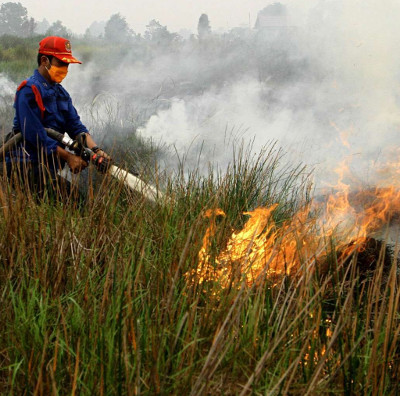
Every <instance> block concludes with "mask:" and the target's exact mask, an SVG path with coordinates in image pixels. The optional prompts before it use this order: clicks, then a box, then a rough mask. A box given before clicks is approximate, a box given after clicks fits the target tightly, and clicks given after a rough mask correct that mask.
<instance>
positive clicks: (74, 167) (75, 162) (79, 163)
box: [67, 153, 88, 174]
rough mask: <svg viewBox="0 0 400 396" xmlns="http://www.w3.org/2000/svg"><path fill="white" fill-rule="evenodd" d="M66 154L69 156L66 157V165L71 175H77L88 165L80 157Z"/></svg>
mask: <svg viewBox="0 0 400 396" xmlns="http://www.w3.org/2000/svg"><path fill="white" fill-rule="evenodd" d="M68 154H69V155H68V157H67V164H68V166H69V168H70V169H71V172H72V173H74V174H77V173H79V172H81V171H82V170H83V169H85V168H86V167H87V166H88V163H87V162H86V161H84V160H83V159H82V158H81V157H79V156H77V155H75V154H72V153H68Z"/></svg>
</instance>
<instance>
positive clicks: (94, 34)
mask: <svg viewBox="0 0 400 396" xmlns="http://www.w3.org/2000/svg"><path fill="white" fill-rule="evenodd" d="M105 27H106V22H104V21H101V22H97V21H94V22H93V23H92V24H91V25H90V26H89V27H88V28H87V29H86V31H85V37H87V38H100V37H104V30H105Z"/></svg>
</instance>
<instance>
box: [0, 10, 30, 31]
mask: <svg viewBox="0 0 400 396" xmlns="http://www.w3.org/2000/svg"><path fill="white" fill-rule="evenodd" d="M34 26H35V21H34V19H33V18H30V19H29V18H28V12H27V10H26V8H25V7H23V6H22V5H21V3H12V2H8V3H3V4H2V5H1V7H0V34H8V35H12V36H20V37H27V36H29V35H32V34H33V31H34Z"/></svg>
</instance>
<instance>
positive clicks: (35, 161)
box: [6, 36, 108, 193]
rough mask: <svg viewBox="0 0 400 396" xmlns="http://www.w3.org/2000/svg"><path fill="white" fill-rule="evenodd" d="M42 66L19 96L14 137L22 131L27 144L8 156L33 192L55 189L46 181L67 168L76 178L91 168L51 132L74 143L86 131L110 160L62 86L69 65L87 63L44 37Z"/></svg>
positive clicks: (61, 43)
mask: <svg viewBox="0 0 400 396" xmlns="http://www.w3.org/2000/svg"><path fill="white" fill-rule="evenodd" d="M37 63H38V68H37V69H36V70H35V72H34V74H33V75H32V76H31V77H29V78H28V80H25V81H23V82H22V83H21V84H20V86H19V87H18V89H17V92H16V95H15V103H14V108H15V117H14V124H13V132H14V133H17V132H22V136H23V141H22V142H21V143H19V144H18V146H17V147H16V148H15V149H14V150H13V151H11V152H10V153H8V154H7V156H6V164H7V175H8V176H9V177H10V176H11V174H12V173H13V170H15V169H16V168H18V172H19V174H21V169H24V171H26V174H27V177H28V179H29V185H30V187H33V188H34V189H35V190H36V192H39V193H43V190H44V186H45V185H47V186H48V185H49V183H48V182H47V181H48V180H45V179H46V178H47V179H50V181H52V182H54V181H57V182H59V181H60V178H59V176H58V172H59V170H60V169H62V168H63V167H64V165H65V164H67V165H68V167H69V169H70V170H71V172H72V173H74V174H77V173H79V172H81V171H82V170H83V169H85V168H86V167H87V166H88V164H87V163H86V162H85V161H84V160H83V159H82V158H81V157H79V156H77V155H75V154H73V153H71V152H69V151H66V150H65V147H64V146H63V145H62V144H61V143H59V142H57V141H55V140H53V139H51V138H50V137H48V136H47V133H46V131H45V128H51V129H54V130H56V131H58V132H62V133H64V132H67V133H68V134H69V135H70V137H71V138H75V137H76V136H77V135H79V134H80V133H82V132H84V133H86V135H87V139H86V142H87V146H88V147H89V148H90V149H92V150H93V151H94V152H95V153H97V154H98V155H99V156H105V157H108V155H107V154H106V153H105V152H104V151H103V150H101V149H100V148H99V147H98V146H97V145H96V143H95V141H94V140H93V138H92V137H91V135H90V134H89V132H88V130H87V128H86V127H85V125H83V124H82V122H81V120H80V117H79V115H78V113H77V111H76V109H75V107H74V106H73V104H72V100H71V97H70V95H69V94H68V92H67V91H66V90H65V88H63V86H62V85H61V82H62V81H63V80H64V78H65V77H66V76H67V73H68V68H69V65H70V64H71V63H79V64H80V63H82V62H80V61H79V60H78V59H76V58H75V57H74V56H73V55H72V50H71V43H70V41H69V40H67V39H65V38H62V37H56V36H50V37H46V38H44V39H43V40H42V41H41V42H40V43H39V51H38V56H37ZM21 165H23V166H21ZM44 169H45V170H44ZM51 184H52V185H54V183H51ZM68 189H69V188H68Z"/></svg>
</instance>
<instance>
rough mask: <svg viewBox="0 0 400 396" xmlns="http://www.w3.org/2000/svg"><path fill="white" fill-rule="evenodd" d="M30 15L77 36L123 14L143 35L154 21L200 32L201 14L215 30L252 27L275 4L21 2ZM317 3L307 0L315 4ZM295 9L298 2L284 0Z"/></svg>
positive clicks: (263, 0)
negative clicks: (56, 22)
mask: <svg viewBox="0 0 400 396" xmlns="http://www.w3.org/2000/svg"><path fill="white" fill-rule="evenodd" d="M19 1H20V3H21V4H22V5H23V6H24V7H26V8H27V10H28V14H29V16H31V17H33V18H35V19H36V20H39V21H40V20H42V19H43V18H46V19H47V20H48V21H49V22H50V23H52V22H55V21H56V20H61V21H62V22H63V24H64V25H65V26H66V27H67V28H69V29H71V30H72V31H73V32H75V33H78V34H79V33H84V32H85V30H86V28H87V27H88V26H89V25H90V24H91V23H92V22H93V21H107V20H108V19H109V18H110V16H111V15H113V14H115V13H120V14H121V15H122V16H124V17H125V18H126V20H127V22H128V23H129V24H130V26H131V28H132V29H133V30H134V31H135V32H137V33H141V32H143V31H144V30H145V29H146V25H147V24H148V22H149V21H150V20H152V19H156V20H158V21H159V22H160V23H161V24H162V25H166V26H167V27H168V29H169V30H170V31H179V30H181V29H189V30H191V31H193V32H195V31H196V30H197V23H198V20H199V17H200V15H201V14H203V13H205V14H207V15H208V17H209V20H210V24H211V27H212V29H215V30H217V29H218V28H223V29H229V28H233V27H237V26H240V25H248V24H249V19H250V24H251V26H254V23H255V21H256V18H257V13H258V11H260V10H261V9H263V8H264V7H266V6H267V5H269V4H272V3H274V2H275V1H268V0H68V1H64V0H53V1H46V2H45V1H43V0H19ZM313 2H314V0H307V6H308V5H309V3H313ZM284 3H285V4H286V5H292V6H295V5H296V3H297V4H298V3H299V2H298V1H297V2H296V1H295V0H290V1H284Z"/></svg>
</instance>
